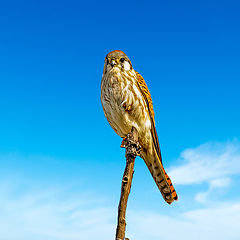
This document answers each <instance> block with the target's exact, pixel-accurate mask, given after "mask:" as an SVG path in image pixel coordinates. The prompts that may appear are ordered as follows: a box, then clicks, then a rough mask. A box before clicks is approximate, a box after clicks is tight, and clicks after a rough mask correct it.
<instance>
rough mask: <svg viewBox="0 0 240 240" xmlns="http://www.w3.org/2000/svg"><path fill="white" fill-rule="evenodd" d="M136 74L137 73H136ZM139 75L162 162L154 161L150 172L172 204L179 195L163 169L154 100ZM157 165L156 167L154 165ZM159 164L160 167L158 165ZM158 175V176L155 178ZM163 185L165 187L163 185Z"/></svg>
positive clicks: (165, 197) (139, 82) (154, 140)
mask: <svg viewBox="0 0 240 240" xmlns="http://www.w3.org/2000/svg"><path fill="white" fill-rule="evenodd" d="M135 72H136V71H135ZM136 74H137V80H138V88H139V89H140V91H141V93H142V95H143V97H144V99H145V101H146V104H147V107H148V112H149V116H150V119H151V125H152V126H151V134H152V138H153V143H154V148H155V151H156V154H157V156H158V159H159V160H160V161H154V162H153V165H152V167H154V168H155V172H154V171H152V170H151V167H150V165H148V168H149V169H150V172H151V174H152V176H153V178H154V180H155V182H156V183H157V185H158V188H159V190H160V191H161V193H162V195H163V197H164V199H165V200H166V201H167V202H168V203H169V204H171V203H172V202H173V201H174V200H177V199H178V196H177V193H176V191H175V189H174V187H173V185H172V182H171V180H170V178H169V176H168V175H167V173H166V171H165V170H164V168H163V164H162V157H161V151H160V147H159V142H158V136H157V132H156V128H155V120H154V111H153V104H152V98H151V95H150V92H149V90H148V87H147V84H146V83H145V81H144V79H143V77H142V76H141V75H140V74H139V73H138V72H136ZM154 164H155V165H154ZM158 164H159V165H158ZM156 169H159V171H160V172H159V173H158V172H156ZM155 174H156V176H155ZM159 174H161V175H162V180H161V181H160V182H158V181H157V180H156V179H157V177H159ZM161 184H163V185H161ZM165 187H167V188H169V189H170V192H171V197H169V198H167V197H168V196H169V193H166V192H164V188H165Z"/></svg>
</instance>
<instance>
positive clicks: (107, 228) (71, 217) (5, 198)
mask: <svg viewBox="0 0 240 240" xmlns="http://www.w3.org/2000/svg"><path fill="white" fill-rule="evenodd" d="M180 160H181V161H182V162H183V164H182V165H180V166H177V167H175V168H172V169H171V172H170V175H171V177H172V178H173V180H174V182H176V183H177V184H179V185H194V186H195V189H196V192H197V193H196V195H195V196H194V197H193V196H192V195H191V196H190V195H189V193H188V190H186V192H185V193H184V194H186V195H188V198H192V199H190V202H195V203H196V201H195V200H197V201H198V202H201V203H205V204H204V205H202V204H200V205H199V204H197V205H194V204H193V205H192V206H186V203H184V202H183V201H184V200H182V202H179V203H176V204H175V205H174V206H173V208H174V215H173V214H172V211H171V214H167V213H166V211H164V214H163V213H162V212H159V213H156V212H155V211H154V207H152V210H151V211H142V210H139V211H138V209H135V211H134V212H133V211H131V209H128V215H127V223H128V225H127V236H129V237H130V238H131V239H138V240H145V239H148V240H154V239H161V238H164V239H166V240H173V239H174V240H175V239H176V238H177V239H179V240H183V239H205V240H212V239H219V240H225V239H228V240H234V239H238V238H239V236H240V229H239V222H240V202H239V201H237V200H235V201H231V200H228V201H226V199H225V200H219V199H218V200H217V201H215V202H214V204H207V203H206V202H207V201H206V199H209V198H211V195H212V194H213V191H216V190H217V189H223V188H227V187H228V186H229V185H230V184H231V182H232V181H233V180H232V176H234V175H236V174H239V173H240V144H239V143H238V142H237V141H233V142H227V143H206V144H203V145H201V146H199V147H197V148H195V149H187V150H185V151H183V153H182V154H181V157H180ZM28 180H29V179H27V181H26V179H25V181H23V179H22V180H19V179H18V178H17V177H16V178H13V177H12V176H11V177H9V178H8V179H4V178H3V177H2V178H1V179H0V231H1V235H0V240H16V239H18V240H33V239H34V240H42V239H44V240H79V239H84V240H85V239H86V240H95V239H113V238H114V234H115V227H116V214H117V209H116V206H113V205H111V203H110V204H109V201H108V200H107V199H106V198H107V197H106V196H101V195H98V194H96V193H94V192H92V193H89V190H87V192H88V193H86V192H85V190H86V189H78V190H76V188H74V189H72V186H70V185H71V184H70V185H69V184H68V183H66V184H62V183H63V182H61V186H59V185H55V184H56V182H55V183H51V182H49V183H48V184H46V183H45V184H43V185H41V184H40V185H36V181H35V182H31V181H28ZM45 182H46V181H45ZM199 183H207V184H208V185H209V188H208V190H207V191H205V192H202V190H200V188H199V189H198V184H199ZM180 201H181V199H180ZM138 205H139V204H138ZM182 206H184V208H182ZM194 206H195V207H194ZM196 206H197V207H196ZM170 207H172V206H170ZM190 209H191V211H190Z"/></svg>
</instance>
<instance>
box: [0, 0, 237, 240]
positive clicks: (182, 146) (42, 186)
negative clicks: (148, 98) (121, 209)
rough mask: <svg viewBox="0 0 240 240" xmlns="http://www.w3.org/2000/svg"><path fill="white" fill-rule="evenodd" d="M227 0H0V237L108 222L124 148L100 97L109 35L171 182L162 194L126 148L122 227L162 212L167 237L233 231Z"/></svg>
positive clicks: (233, 77) (232, 69) (92, 229)
mask: <svg viewBox="0 0 240 240" xmlns="http://www.w3.org/2000/svg"><path fill="white" fill-rule="evenodd" d="M239 7H240V4H239V2H238V1H231V0H230V1H226V0H222V1H205V0H204V1H201V2H194V1H181V2H179V1H170V2H167V1H121V2H117V1H115V2H114V1H104V2H100V1H91V2H86V1H84V2H83V1H21V2H20V1H1V3H0V27H1V31H0V53H1V54H0V82H1V87H0V114H1V115H0V136H1V137H0V193H1V194H0V203H1V204H0V212H1V214H0V223H1V224H0V228H2V229H1V236H0V239H1V240H6V239H8V240H13V239H16V238H18V239H24V240H32V239H34V240H37V239H39V240H40V239H41V240H42V239H44V240H48V239H51V240H54V239H63V240H65V239H66V240H69V239H73V240H75V239H79V236H84V237H83V238H82V239H88V240H92V239H95V238H96V236H101V237H102V238H103V239H110V238H112V237H113V236H114V234H115V222H116V213H117V204H118V200H119V193H120V183H121V176H122V173H123V169H124V165H125V162H124V161H125V160H124V150H123V149H120V148H119V146H120V143H121V139H120V138H119V137H118V136H117V135H116V134H115V132H114V131H113V130H112V129H111V128H110V126H109V125H108V123H107V121H106V119H105V117H104V114H103V111H102V107H101V103H100V82H101V76H102V70H103V63H104V57H105V55H106V54H107V53H108V52H109V51H112V50H115V49H121V50H122V51H124V52H125V53H126V54H127V55H128V56H129V58H130V59H131V61H132V64H133V67H134V69H135V70H137V71H138V72H140V73H141V75H142V76H143V77H144V78H145V80H146V82H147V84H148V87H149V89H150V92H151V95H152V98H153V104H154V109H155V114H156V127H157V131H158V135H159V140H160V145H161V149H162V154H163V161H164V166H165V167H166V169H167V170H168V172H169V175H170V176H171V177H172V180H173V182H174V183H175V186H176V189H177V192H178V195H179V201H178V202H176V203H174V204H172V205H171V206H167V205H166V204H165V203H164V201H163V200H162V197H161V195H160V193H159V192H158V189H157V187H156V186H155V184H154V182H153V180H152V179H151V176H150V174H149V173H148V171H147V169H146V166H145V165H144V163H143V161H142V160H141V159H140V158H139V159H137V161H136V167H135V174H134V180H133V189H132V192H131V195H130V199H129V206H128V218H127V223H128V227H127V236H130V237H131V238H132V239H139V240H141V239H146V238H147V239H149V240H152V239H158V238H160V237H162V229H166V230H168V229H169V226H172V227H173V228H175V231H174V233H173V234H172V235H170V236H164V237H165V239H167V240H168V239H169V240H170V239H175V238H176V237H178V238H179V239H190V238H194V239H197V237H199V236H201V237H203V238H204V239H212V238H218V239H230V240H231V239H238V238H239V236H240V230H239V229H238V225H237V224H238V222H239V221H240V219H239V216H240V191H239V183H240V141H239V138H240V127H239V122H240V111H239V110H240V94H239V89H240V70H239V66H240V58H239V56H240V45H239V42H240V31H239V29H240V26H239V25H240V16H239V10H240V9H239ZM103 216H104V217H103ZM206 219H207V220H206ZM142 225H143V226H146V227H145V228H143V227H142ZM13 227H14V228H15V231H14V232H13V231H11V229H12V228H13ZM223 228H224V230H223ZM225 229H226V230H225ZM166 232H167V231H166ZM209 232H210V234H209ZM80 238H81V237H80Z"/></svg>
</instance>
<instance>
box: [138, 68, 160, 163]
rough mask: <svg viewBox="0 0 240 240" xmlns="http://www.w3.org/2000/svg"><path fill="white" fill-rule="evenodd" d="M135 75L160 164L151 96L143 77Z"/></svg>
mask: <svg viewBox="0 0 240 240" xmlns="http://www.w3.org/2000/svg"><path fill="white" fill-rule="evenodd" d="M135 72H136V71H135ZM136 74H137V80H138V87H139V89H140V91H141V93H142V95H143V97H144V99H145V102H146V104H147V107H148V112H149V116H150V119H151V125H152V127H151V133H152V138H153V143H154V147H155V149H156V152H157V155H158V157H159V159H160V161H161V163H162V156H161V151H160V147H159V141H158V136H157V132H156V127H155V120H154V111H153V103H152V98H151V94H150V92H149V90H148V87H147V84H146V83H145V81H144V79H143V77H142V76H141V75H140V74H139V73H138V72H136Z"/></svg>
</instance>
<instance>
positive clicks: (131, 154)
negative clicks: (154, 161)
mask: <svg viewBox="0 0 240 240" xmlns="http://www.w3.org/2000/svg"><path fill="white" fill-rule="evenodd" d="M121 147H124V148H125V149H126V154H125V157H126V167H125V171H124V174H123V178H122V187H121V197H120V201H119V205H118V224H117V230H116V240H127V239H128V238H125V230H126V220H125V216H126V208H127V201H128V196H129V193H130V190H131V185H132V178H133V172H134V163H135V158H136V157H137V156H138V155H140V150H141V147H140V145H139V143H138V132H137V130H136V128H134V127H133V128H132V131H131V132H130V133H129V134H128V135H127V137H126V139H124V140H123V142H122V145H121Z"/></svg>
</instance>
